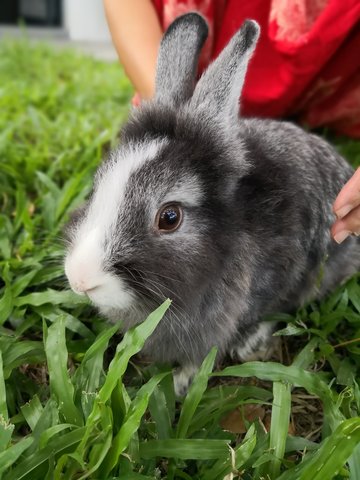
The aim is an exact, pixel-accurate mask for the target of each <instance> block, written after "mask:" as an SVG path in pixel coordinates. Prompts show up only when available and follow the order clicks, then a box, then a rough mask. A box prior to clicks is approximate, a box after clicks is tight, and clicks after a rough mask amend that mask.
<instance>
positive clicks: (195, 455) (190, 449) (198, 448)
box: [140, 438, 229, 460]
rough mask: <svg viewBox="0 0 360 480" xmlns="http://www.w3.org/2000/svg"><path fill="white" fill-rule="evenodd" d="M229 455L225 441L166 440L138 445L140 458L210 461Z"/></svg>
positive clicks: (227, 444)
mask: <svg viewBox="0 0 360 480" xmlns="http://www.w3.org/2000/svg"><path fill="white" fill-rule="evenodd" d="M228 454H229V442H228V441H227V440H204V439H183V438H178V439H168V440H149V441H148V442H143V443H141V444H140V456H141V458H156V457H165V458H180V459H183V460H188V459H192V460H212V459H218V458H219V457H223V456H226V455H228Z"/></svg>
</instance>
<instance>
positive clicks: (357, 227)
mask: <svg viewBox="0 0 360 480" xmlns="http://www.w3.org/2000/svg"><path fill="white" fill-rule="evenodd" d="M333 211H334V213H335V215H336V217H337V220H336V222H335V223H334V225H333V226H332V227H331V235H332V236H333V238H334V240H335V241H336V242H337V243H341V242H343V241H344V240H345V239H346V238H347V237H348V236H349V235H351V234H352V233H355V235H358V234H360V168H358V169H357V170H356V172H355V173H354V175H353V176H352V177H351V178H350V180H349V181H348V182H347V183H346V184H345V185H344V186H343V188H342V189H341V191H340V193H339V195H338V196H337V198H336V200H335V202H334V205H333Z"/></svg>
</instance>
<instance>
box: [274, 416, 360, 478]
mask: <svg viewBox="0 0 360 480" xmlns="http://www.w3.org/2000/svg"><path fill="white" fill-rule="evenodd" d="M359 442H360V417H357V418H350V419H348V420H345V421H344V422H342V423H341V424H340V425H339V426H338V427H337V429H336V430H335V431H334V432H333V433H332V434H331V435H330V437H328V438H326V439H325V440H324V441H323V442H322V444H321V445H320V447H319V449H318V450H317V451H316V452H315V453H314V454H313V455H312V456H311V457H310V458H308V459H306V460H304V461H303V462H302V463H300V465H298V466H296V467H294V468H292V469H291V470H288V471H287V472H285V473H283V474H282V475H281V476H280V477H279V480H309V479H310V478H311V480H331V479H333V478H334V477H336V475H337V473H338V472H339V470H340V469H341V468H342V467H343V466H344V465H345V463H346V461H347V460H348V459H349V457H350V456H351V454H352V453H353V452H354V450H355V448H356V447H357V446H358V445H359Z"/></svg>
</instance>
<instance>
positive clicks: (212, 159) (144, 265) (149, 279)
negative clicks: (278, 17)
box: [73, 14, 360, 365]
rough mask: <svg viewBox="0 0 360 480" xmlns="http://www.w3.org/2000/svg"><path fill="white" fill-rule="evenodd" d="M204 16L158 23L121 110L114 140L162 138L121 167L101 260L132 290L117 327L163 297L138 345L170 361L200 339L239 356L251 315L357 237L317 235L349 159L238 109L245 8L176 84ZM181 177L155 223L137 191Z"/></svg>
mask: <svg viewBox="0 0 360 480" xmlns="http://www.w3.org/2000/svg"><path fill="white" fill-rule="evenodd" d="M194 19H195V20H194ZM205 30H206V28H205V24H204V21H203V20H202V19H201V17H199V16H196V15H195V14H191V16H188V15H185V16H184V17H181V18H179V19H178V20H176V25H175V26H172V27H170V30H169V33H168V34H166V35H165V40H164V41H163V43H162V45H161V48H160V54H159V70H158V76H157V88H158V91H157V94H156V97H155V100H154V101H152V102H148V103H145V104H144V105H142V106H141V107H140V108H139V109H138V110H137V111H134V112H133V115H132V118H131V119H130V121H129V122H128V124H127V125H126V126H125V128H124V130H123V134H122V145H121V146H120V147H119V149H122V148H124V147H125V148H126V146H127V145H129V144H132V143H133V144H137V145H141V144H142V143H144V144H145V143H146V142H148V141H149V140H151V139H161V138H165V139H167V143H166V144H164V145H163V147H162V150H161V152H159V154H158V155H157V157H156V158H154V159H153V160H150V161H148V162H146V163H145V164H144V165H142V166H140V167H139V168H138V169H137V170H136V171H135V172H134V173H132V175H131V176H130V178H129V183H128V185H127V187H126V193H125V202H124V205H123V206H122V207H121V209H119V217H118V223H117V232H118V233H117V238H116V241H114V239H110V240H109V242H113V243H112V244H111V245H110V248H109V245H107V251H108V252H110V253H109V256H108V259H107V262H106V268H107V269H108V270H111V271H113V272H115V273H116V275H119V276H121V277H122V278H123V279H124V280H125V281H126V282H127V285H128V288H129V289H130V290H132V291H134V292H136V297H137V305H136V307H135V308H133V309H131V310H130V311H128V312H120V311H114V312H113V313H112V314H111V315H110V316H111V317H113V318H116V319H118V318H119V317H120V318H124V319H125V321H126V327H129V326H131V325H133V324H134V323H137V322H139V321H141V320H143V319H144V318H145V315H146V314H147V313H149V312H150V311H151V310H152V309H154V308H155V307H156V306H157V305H158V304H159V303H160V302H161V301H162V300H163V299H165V298H166V297H170V298H172V299H173V304H172V307H171V308H170V310H169V312H168V313H167V315H166V316H165V318H164V319H163V320H162V321H161V322H160V324H159V326H158V327H157V329H156V331H155V332H154V334H153V335H152V336H151V338H150V339H149V340H148V341H147V343H146V346H145V349H144V352H145V353H146V354H148V355H149V356H150V357H152V358H153V359H154V360H158V361H168V362H173V363H178V364H180V365H189V364H194V365H198V364H199V363H200V362H201V361H202V360H203V358H204V356H205V355H206V354H207V352H208V351H209V350H210V348H211V347H212V346H213V345H216V346H217V347H218V349H219V352H220V355H224V354H226V353H227V352H229V351H230V350H231V349H233V348H236V349H238V350H240V357H241V348H243V349H244V350H248V348H247V345H249V342H250V340H251V337H253V336H254V335H256V332H257V330H258V328H259V325H260V324H261V318H262V316H263V315H266V314H271V313H274V312H278V311H289V310H292V309H294V308H296V307H298V306H299V305H300V304H302V303H303V302H304V301H306V300H308V299H310V298H313V297H316V296H318V295H322V294H324V293H325V292H327V291H329V290H331V289H332V288H333V287H335V286H336V285H337V284H339V282H341V281H343V280H344V279H345V278H346V277H348V276H349V275H351V274H352V273H354V272H355V271H356V270H357V269H358V267H359V264H360V248H359V243H358V241H357V239H356V238H352V237H351V238H348V239H347V240H346V241H345V242H344V243H343V244H341V245H337V244H336V243H335V242H334V241H333V240H332V239H331V237H330V226H331V224H332V222H333V221H334V216H333V214H332V204H333V202H334V200H335V198H336V196H337V194H338V192H339V191H340V189H341V187H342V186H343V185H344V183H345V182H346V181H347V180H348V179H349V178H350V176H351V175H352V173H353V170H352V168H351V167H350V166H349V165H348V164H347V162H346V161H345V160H344V159H343V158H341V157H340V156H339V155H338V154H337V153H336V151H335V150H334V149H333V148H332V147H331V146H330V145H328V144H327V143H326V142H325V141H323V140H322V139H320V138H319V137H317V136H316V135H311V134H308V133H306V132H304V131H303V130H302V129H300V128H299V127H297V126H295V125H292V124H290V123H287V122H277V121H270V120H258V119H239V118H238V116H237V111H238V95H239V93H240V90H241V87H242V84H243V81H244V77H245V72H246V68H247V63H248V61H249V59H250V55H251V53H252V51H253V50H254V48H255V43H256V40H257V37H258V26H257V24H256V23H255V22H251V21H248V22H246V23H245V24H244V26H243V27H242V29H241V30H240V32H238V33H237V34H236V35H235V37H234V38H233V40H232V41H231V42H230V44H229V46H228V47H227V48H226V49H225V50H224V51H223V52H222V53H221V55H220V56H219V58H218V59H217V60H215V62H214V63H213V64H212V65H211V66H210V67H209V69H208V70H207V71H206V72H205V74H204V76H203V77H202V78H201V79H200V81H199V83H198V85H197V87H196V88H195V92H194V95H193V96H192V97H191V96H189V88H190V85H192V82H193V79H194V72H195V67H194V65H195V64H196V63H194V62H195V60H196V59H197V57H198V53H199V50H200V48H201V45H202V43H203V41H204V38H203V37H204V31H205ZM188 41H189V43H190V44H189V45H187V42H188ZM180 45H181V51H179V52H178V50H179V48H180ZM177 52H178V55H176V54H177ZM184 65H187V67H186V68H185V69H184ZM184 73H185V75H184ZM188 76H189V78H188ZM165 78H166V80H165ZM167 92H168V93H167ZM116 155H117V153H116V152H115V153H114V155H113V158H116ZM103 168H105V167H103ZM100 177H101V170H100ZM191 179H194V180H195V181H196V183H197V184H198V185H200V186H201V191H202V200H201V201H200V202H199V203H198V204H197V205H195V206H194V205H192V206H186V205H184V224H183V226H181V227H180V229H179V230H178V231H177V232H175V233H173V234H166V235H158V234H155V233H154V231H153V229H152V228H151V226H152V225H153V222H154V218H152V217H150V207H149V203H150V200H151V202H154V201H155V202H156V204H157V205H158V208H160V206H161V205H162V199H163V198H164V197H165V196H166V195H167V194H168V193H169V192H171V190H172V189H173V188H174V187H175V186H179V185H180V186H181V185H182V186H184V185H187V184H189V182H190V183H191ZM95 188H96V187H95ZM190 189H191V187H190ZM90 201H91V200H90ZM174 201H176V198H174ZM78 221H79V222H80V221H81V220H80V219H79V220H78ZM73 228H74V227H73ZM325 258H327V260H326V263H325V269H324V277H323V284H322V287H321V289H320V291H317V289H316V280H317V278H318V275H319V271H320V267H321V265H322V263H323V261H324V260H325ZM256 347H259V345H256ZM254 348H255V346H254Z"/></svg>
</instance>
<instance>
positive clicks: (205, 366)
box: [176, 347, 217, 438]
mask: <svg viewBox="0 0 360 480" xmlns="http://www.w3.org/2000/svg"><path fill="white" fill-rule="evenodd" d="M216 353H217V349H216V348H215V347H214V348H212V349H211V351H210V352H209V353H208V355H207V356H206V358H205V360H204V361H203V363H202V365H201V367H200V369H199V371H198V372H197V373H196V375H195V377H194V380H193V382H192V384H191V385H190V388H189V391H188V394H187V395H186V397H185V400H184V404H183V406H182V409H181V413H180V418H179V423H178V426H177V429H176V437H177V438H185V437H186V434H187V431H188V429H189V426H190V424H191V420H192V418H193V416H194V413H195V411H196V409H197V407H198V405H199V403H200V400H201V398H202V396H203V395H204V392H205V390H206V387H207V384H208V380H209V375H210V374H211V372H212V370H213V368H214V362H215V358H216Z"/></svg>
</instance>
